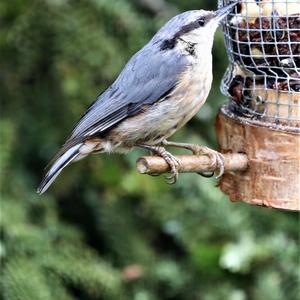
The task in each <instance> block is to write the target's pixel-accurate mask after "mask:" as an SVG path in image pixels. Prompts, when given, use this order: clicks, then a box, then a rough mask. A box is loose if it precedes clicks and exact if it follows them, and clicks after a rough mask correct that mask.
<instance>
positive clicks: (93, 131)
mask: <svg viewBox="0 0 300 300" xmlns="http://www.w3.org/2000/svg"><path fill="white" fill-rule="evenodd" d="M187 64H188V60H187V59H186V57H184V56H181V55H180V54H179V53H178V54H177V55H176V53H175V54H174V52H173V53H172V55H171V53H170V52H169V51H159V50H158V49H154V48H153V45H152V47H150V45H146V46H145V47H144V48H143V49H142V50H140V51H139V52H138V53H136V54H135V55H134V56H133V57H132V58H131V60H130V61H129V62H128V63H127V65H126V66H125V68H124V69H123V71H122V72H121V74H120V75H119V77H118V78H117V79H116V81H115V82H114V83H113V84H112V85H111V87H110V88H108V89H107V90H106V91H105V92H104V93H102V94H101V95H99V96H98V98H97V99H96V101H95V102H94V103H93V104H92V105H91V106H90V107H89V108H88V110H87V112H86V114H85V115H84V116H83V117H82V118H81V120H80V121H79V122H78V124H77V125H76V127H75V128H74V130H73V132H72V134H71V137H70V139H69V140H68V141H67V143H68V142H70V141H72V140H74V139H75V140H80V138H82V139H86V138H87V137H89V136H94V135H100V134H103V133H105V132H107V131H108V130H109V129H111V128H113V127H114V126H116V125H117V124H118V123H119V122H121V121H122V120H124V119H125V118H127V117H131V116H134V115H135V114H137V113H139V112H140V111H141V109H142V107H143V106H145V105H151V104H154V103H155V102H157V101H159V100H160V99H161V98H162V97H165V96H166V94H168V93H169V92H170V90H172V89H173V88H174V87H175V86H176V84H177V80H178V77H179V74H180V73H182V72H183V71H184V70H185V68H186V66H187ZM71 144H72V143H71Z"/></svg>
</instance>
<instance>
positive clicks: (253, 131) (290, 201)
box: [137, 0, 300, 211]
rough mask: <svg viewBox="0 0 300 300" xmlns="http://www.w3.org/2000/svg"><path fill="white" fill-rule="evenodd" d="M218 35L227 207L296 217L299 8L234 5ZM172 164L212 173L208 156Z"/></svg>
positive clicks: (292, 0)
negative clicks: (223, 57) (240, 204)
mask: <svg viewBox="0 0 300 300" xmlns="http://www.w3.org/2000/svg"><path fill="white" fill-rule="evenodd" d="M231 2H233V1H232V0H219V4H220V6H224V5H228V4H230V3H231ZM223 31H224V37H225V44H226V49H227V54H228V57H229V61H230V64H229V67H228V69H227V71H226V73H225V75H224V78H223V80H222V84H221V90H222V92H223V94H224V95H226V96H227V97H228V98H229V102H228V104H226V105H223V106H222V107H221V109H220V111H219V113H218V115H217V120H216V135H217V141H218V144H219V151H220V152H221V153H222V154H223V156H224V169H225V174H224V175H223V176H222V177H221V179H220V182H219V186H220V188H221V190H222V191H223V192H224V193H225V194H227V195H228V196H229V198H230V200H231V201H233V202H237V201H244V202H246V203H248V204H254V205H263V206H268V207H272V208H278V209H285V210H293V211H299V210H300V6H299V0H281V1H278V0H266V1H255V0H243V1H239V5H237V6H236V7H235V11H234V12H232V13H231V14H229V15H228V16H227V18H226V19H225V20H224V21H223ZM177 158H178V159H179V162H180V168H179V172H196V173H199V172H205V171H214V170H215V168H216V166H214V165H213V164H212V162H211V161H210V159H209V158H208V157H206V156H195V155H190V156H188V155H186V156H178V157H177ZM137 167H138V170H139V172H140V173H143V174H153V173H158V174H160V173H164V172H167V171H168V170H169V168H168V165H167V164H166V162H165V161H164V160H163V159H162V158H159V157H142V158H140V159H139V160H138V164H137Z"/></svg>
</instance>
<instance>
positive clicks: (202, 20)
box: [197, 18, 205, 27]
mask: <svg viewBox="0 0 300 300" xmlns="http://www.w3.org/2000/svg"><path fill="white" fill-rule="evenodd" d="M197 23H198V25H199V26H200V27H202V26H204V25H205V20H204V19H203V18H201V19H199V20H198V21H197Z"/></svg>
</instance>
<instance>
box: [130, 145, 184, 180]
mask: <svg viewBox="0 0 300 300" xmlns="http://www.w3.org/2000/svg"><path fill="white" fill-rule="evenodd" d="M136 146H137V147H140V148H143V149H146V150H149V151H151V152H152V153H153V154H156V155H158V156H160V157H162V158H163V159H164V160H165V161H166V163H167V164H168V165H169V166H170V173H171V175H170V176H168V177H166V179H167V182H168V183H169V184H174V183H176V181H177V179H178V169H179V166H180V164H179V161H178V159H177V158H176V157H175V156H174V155H172V154H171V153H170V152H168V151H167V150H166V149H165V148H164V147H161V146H150V145H145V144H137V145H136Z"/></svg>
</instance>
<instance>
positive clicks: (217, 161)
mask: <svg viewBox="0 0 300 300" xmlns="http://www.w3.org/2000/svg"><path fill="white" fill-rule="evenodd" d="M191 151H192V152H193V153H194V154H195V155H207V156H208V157H209V159H210V160H211V167H213V168H215V169H217V170H218V174H217V175H216V179H218V178H220V177H221V176H222V175H223V174H224V171H225V168H224V156H223V155H222V154H221V153H220V152H218V151H215V150H212V149H210V148H208V147H205V146H199V145H192V146H191ZM200 175H202V176H204V177H211V176H206V175H203V174H202V173H200Z"/></svg>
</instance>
